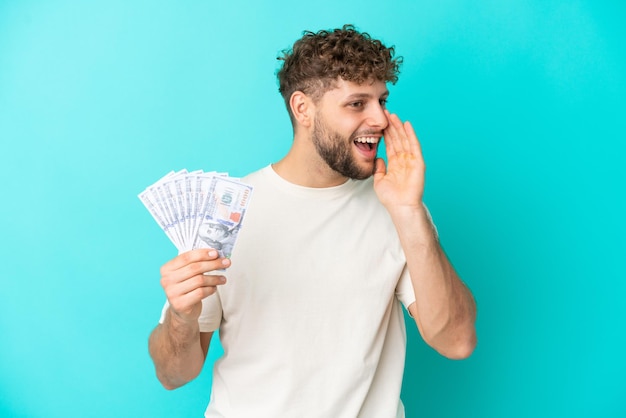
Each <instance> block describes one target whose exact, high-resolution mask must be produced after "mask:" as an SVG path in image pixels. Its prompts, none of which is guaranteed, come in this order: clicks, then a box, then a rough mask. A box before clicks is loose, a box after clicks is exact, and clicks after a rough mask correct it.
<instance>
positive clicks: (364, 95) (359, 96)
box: [346, 90, 389, 100]
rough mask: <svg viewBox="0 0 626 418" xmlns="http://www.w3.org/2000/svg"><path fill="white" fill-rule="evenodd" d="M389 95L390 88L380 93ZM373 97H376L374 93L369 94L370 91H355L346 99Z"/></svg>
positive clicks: (382, 95) (385, 95)
mask: <svg viewBox="0 0 626 418" xmlns="http://www.w3.org/2000/svg"><path fill="white" fill-rule="evenodd" d="M388 96H389V90H385V92H384V93H383V94H381V95H380V97H381V98H382V97H385V98H386V97H388ZM371 97H374V95H373V94H369V93H354V94H351V95H349V96H348V97H346V100H355V99H369V98H371Z"/></svg>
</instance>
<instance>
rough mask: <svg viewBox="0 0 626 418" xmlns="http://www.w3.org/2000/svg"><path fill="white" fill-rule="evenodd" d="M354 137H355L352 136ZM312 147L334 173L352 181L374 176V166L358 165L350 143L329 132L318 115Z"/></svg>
mask: <svg viewBox="0 0 626 418" xmlns="http://www.w3.org/2000/svg"><path fill="white" fill-rule="evenodd" d="M352 136H353V137H356V135H354V134H353V135H352ZM311 140H312V141H313V145H315V149H316V150H317V153H318V154H319V156H320V157H322V159H323V160H324V162H325V163H326V164H327V165H328V166H329V167H330V168H331V169H332V170H333V171H335V172H337V173H339V174H341V175H342V176H344V177H348V178H351V179H354V180H364V179H366V178H368V177H370V176H372V175H373V174H374V169H375V167H376V166H375V164H374V162H375V161H373V162H372V163H371V164H370V165H359V164H358V162H357V161H356V159H355V158H354V155H353V154H352V141H350V138H346V137H344V136H342V135H341V134H340V133H338V132H334V131H331V129H330V128H329V127H328V125H327V124H326V123H325V122H324V121H322V118H321V115H320V114H319V113H318V114H317V116H316V118H315V122H314V125H313V133H312V136H311Z"/></svg>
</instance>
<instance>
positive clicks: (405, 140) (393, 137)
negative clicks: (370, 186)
mask: <svg viewBox="0 0 626 418" xmlns="http://www.w3.org/2000/svg"><path fill="white" fill-rule="evenodd" d="M385 113H386V114H387V119H388V121H389V125H388V126H387V128H386V129H385V131H384V135H385V149H386V151H387V160H388V165H387V167H385V164H384V162H383V161H382V160H378V161H377V163H376V172H375V174H374V190H375V191H376V194H377V196H378V198H379V200H380V201H381V202H382V203H383V205H385V207H387V208H390V207H419V206H420V205H421V204H422V203H421V202H422V195H423V191H424V171H425V165H424V159H423V157H422V152H421V149H420V146H419V142H418V140H417V136H416V135H415V132H414V130H413V127H412V126H411V124H410V123H409V122H405V123H404V124H403V123H402V122H401V121H400V119H399V118H398V117H397V116H396V115H391V114H389V112H387V111H385Z"/></svg>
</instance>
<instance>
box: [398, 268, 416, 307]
mask: <svg viewBox="0 0 626 418" xmlns="http://www.w3.org/2000/svg"><path fill="white" fill-rule="evenodd" d="M396 297H397V298H398V300H399V301H400V302H402V304H403V305H404V307H405V309H408V308H409V306H410V305H411V304H412V303H413V302H415V292H414V291H413V283H411V275H410V274H409V269H408V268H407V266H406V265H405V266H404V269H403V270H402V274H401V275H400V280H398V285H397V286H396Z"/></svg>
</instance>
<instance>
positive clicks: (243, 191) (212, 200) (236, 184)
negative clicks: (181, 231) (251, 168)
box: [193, 176, 252, 257]
mask: <svg viewBox="0 0 626 418" xmlns="http://www.w3.org/2000/svg"><path fill="white" fill-rule="evenodd" d="M251 195H252V187H251V186H249V185H247V184H244V183H241V182H240V181H239V180H237V179H233V178H230V177H218V176H216V177H213V178H212V179H211V181H210V183H209V189H208V191H207V196H206V200H205V202H204V207H203V210H202V220H201V223H200V224H199V226H198V230H197V233H196V240H195V242H194V245H193V247H194V248H214V249H216V250H217V251H218V252H219V253H220V255H221V256H222V257H230V256H231V254H232V252H233V247H234V246H235V242H236V241H237V236H238V234H239V230H240V228H241V224H242V222H243V218H244V216H245V213H246V209H247V208H248V203H249V202H250V197H251Z"/></svg>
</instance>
